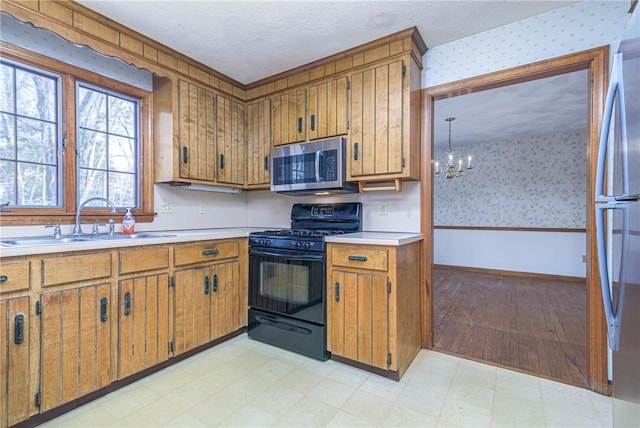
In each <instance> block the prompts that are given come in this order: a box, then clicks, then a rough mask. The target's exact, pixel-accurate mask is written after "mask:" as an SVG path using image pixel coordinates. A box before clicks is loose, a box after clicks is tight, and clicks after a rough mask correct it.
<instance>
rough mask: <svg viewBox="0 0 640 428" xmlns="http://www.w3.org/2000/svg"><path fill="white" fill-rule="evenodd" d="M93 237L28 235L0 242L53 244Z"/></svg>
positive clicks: (87, 239)
mask: <svg viewBox="0 0 640 428" xmlns="http://www.w3.org/2000/svg"><path fill="white" fill-rule="evenodd" d="M90 240H91V239H90V238H89V237H84V236H65V237H62V238H52V237H50V236H27V237H24V238H7V239H3V240H0V244H4V245H10V246H12V247H18V246H22V245H52V244H66V243H69V242H87V241H90Z"/></svg>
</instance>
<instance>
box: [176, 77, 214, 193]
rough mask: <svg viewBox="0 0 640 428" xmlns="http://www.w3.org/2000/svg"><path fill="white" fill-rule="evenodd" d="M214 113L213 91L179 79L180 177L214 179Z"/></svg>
mask: <svg viewBox="0 0 640 428" xmlns="http://www.w3.org/2000/svg"><path fill="white" fill-rule="evenodd" d="M215 114H216V111H215V98H214V94H213V92H211V91H208V90H206V89H204V88H201V87H199V86H197V85H194V84H192V83H189V82H186V81H184V80H180V81H178V119H179V128H178V129H179V140H180V148H179V153H178V156H179V158H180V168H179V169H180V177H181V178H191V179H197V180H206V181H215V168H214V167H213V165H214V162H215V158H216V145H215Z"/></svg>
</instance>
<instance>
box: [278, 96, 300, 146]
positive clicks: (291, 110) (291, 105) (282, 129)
mask: <svg viewBox="0 0 640 428" xmlns="http://www.w3.org/2000/svg"><path fill="white" fill-rule="evenodd" d="M305 103H306V91H305V90H304V89H298V90H297V91H291V92H287V93H284V94H281V95H277V96H275V97H274V98H273V99H272V117H271V118H272V124H271V125H272V134H273V145H274V146H279V145H282V144H290V143H297V142H300V141H305V139H306V132H305V131H306V129H307V125H306V120H305V119H306V115H305Z"/></svg>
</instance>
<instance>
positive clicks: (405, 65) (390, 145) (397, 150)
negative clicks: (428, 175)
mask: <svg viewBox="0 0 640 428" xmlns="http://www.w3.org/2000/svg"><path fill="white" fill-rule="evenodd" d="M350 81H351V87H350V97H349V108H350V125H351V126H350V130H349V139H348V141H349V143H348V145H347V156H348V163H347V165H348V166H347V176H348V179H349V180H357V181H367V180H371V181H381V180H384V179H396V178H400V179H414V180H417V179H419V178H420V96H419V93H420V70H419V67H418V66H417V65H416V64H415V61H413V60H412V59H411V58H410V57H408V56H407V57H406V59H402V60H397V61H393V62H389V63H386V64H381V65H377V66H374V67H371V68H368V69H365V70H362V71H358V72H356V73H353V74H351V80H350Z"/></svg>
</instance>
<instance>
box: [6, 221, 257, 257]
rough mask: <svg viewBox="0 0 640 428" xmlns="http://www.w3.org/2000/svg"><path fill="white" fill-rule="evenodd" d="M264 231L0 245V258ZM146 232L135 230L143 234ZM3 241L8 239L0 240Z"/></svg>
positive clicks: (174, 233) (230, 230) (175, 232)
mask: <svg viewBox="0 0 640 428" xmlns="http://www.w3.org/2000/svg"><path fill="white" fill-rule="evenodd" d="M262 230H264V228H254V227H238V228H221V229H195V230H162V231H148V232H149V233H160V234H164V235H172V236H162V237H157V238H156V237H154V238H139V239H113V240H109V239H105V240H95V241H86V242H69V243H53V244H47V245H43V244H38V245H20V246H10V245H0V257H12V256H27V255H32V254H47V253H59V252H62V251H86V250H101V249H108V248H121V247H135V246H140V245H157V244H170V243H174V242H189V241H204V240H209V239H230V238H247V237H248V236H249V233H251V232H259V231H262ZM145 232H147V231H138V232H137V233H145ZM2 239H11V238H10V237H3V238H2Z"/></svg>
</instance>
